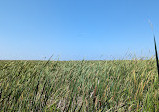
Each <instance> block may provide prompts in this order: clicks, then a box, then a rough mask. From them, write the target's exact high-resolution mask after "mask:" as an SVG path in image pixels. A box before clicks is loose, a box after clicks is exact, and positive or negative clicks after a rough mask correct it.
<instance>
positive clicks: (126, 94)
mask: <svg viewBox="0 0 159 112" xmlns="http://www.w3.org/2000/svg"><path fill="white" fill-rule="evenodd" d="M157 77H158V76H157V70H156V63H155V60H154V59H150V60H129V61H126V60H121V61H115V60H114V61H66V62H60V61H50V62H49V63H47V65H46V62H45V61H0V111H11V110H12V111H44V110H46V111H81V112H89V111H90V112H92V111H103V112H105V111H156V112H157V111H159V99H158V98H159V89H158V80H157Z"/></svg>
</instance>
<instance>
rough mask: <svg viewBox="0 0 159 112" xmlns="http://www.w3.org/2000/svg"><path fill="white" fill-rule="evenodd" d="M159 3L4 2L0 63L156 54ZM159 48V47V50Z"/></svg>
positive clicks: (121, 0)
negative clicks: (152, 28)
mask: <svg viewBox="0 0 159 112" xmlns="http://www.w3.org/2000/svg"><path fill="white" fill-rule="evenodd" d="M158 5H159V1H158V0H0V60H4V59H5V60H43V59H45V57H46V59H48V58H49V57H50V56H51V55H52V54H53V55H54V56H53V59H60V60H81V59H85V60H98V59H100V60H101V59H105V60H109V59H122V58H126V56H127V55H129V54H133V55H134V54H135V55H136V56H137V57H150V56H153V55H154V44H153V34H152V31H151V28H150V25H149V23H148V20H149V19H150V20H151V22H152V23H153V25H154V32H155V35H156V41H157V45H158V46H159V14H158V11H159V6H158ZM158 49H159V48H158Z"/></svg>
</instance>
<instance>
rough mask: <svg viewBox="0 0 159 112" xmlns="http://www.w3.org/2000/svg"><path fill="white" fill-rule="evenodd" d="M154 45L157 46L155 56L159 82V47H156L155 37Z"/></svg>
mask: <svg viewBox="0 0 159 112" xmlns="http://www.w3.org/2000/svg"><path fill="white" fill-rule="evenodd" d="M154 44H155V55H156V64H157V70H158V80H159V65H158V54H157V46H156V40H155V36H154Z"/></svg>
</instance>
